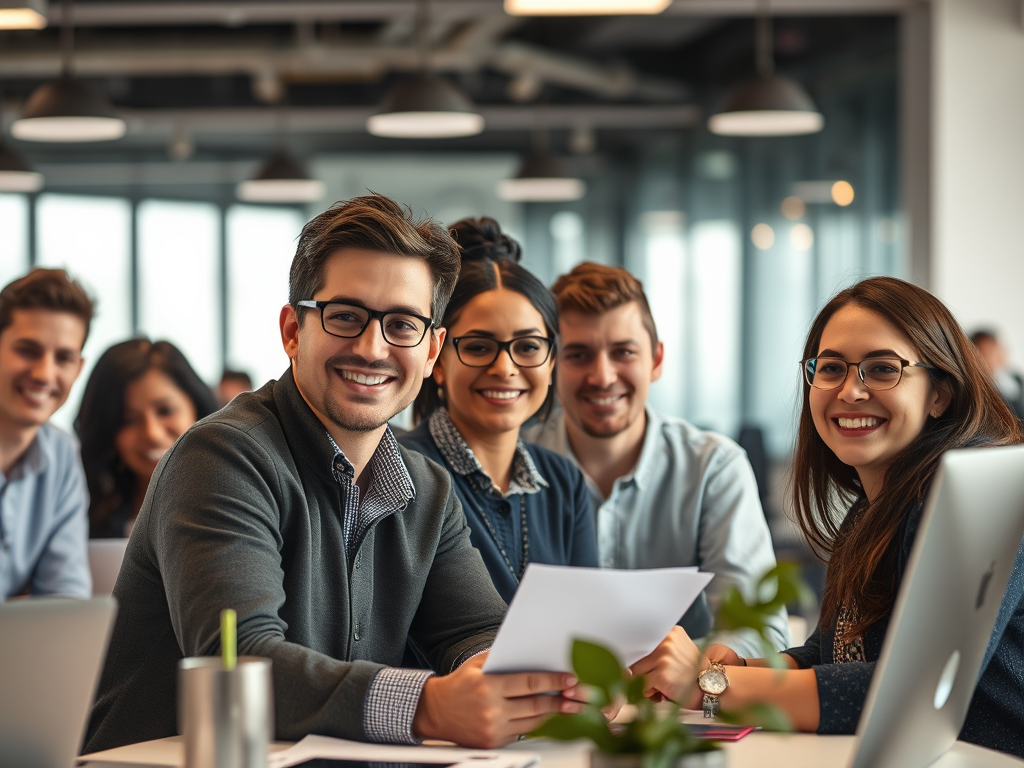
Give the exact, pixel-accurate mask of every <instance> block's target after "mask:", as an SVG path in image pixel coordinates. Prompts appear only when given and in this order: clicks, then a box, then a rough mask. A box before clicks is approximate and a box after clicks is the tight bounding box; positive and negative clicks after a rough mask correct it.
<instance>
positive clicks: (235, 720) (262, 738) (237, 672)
mask: <svg viewBox="0 0 1024 768" xmlns="http://www.w3.org/2000/svg"><path fill="white" fill-rule="evenodd" d="M178 732H179V733H180V734H181V735H183V736H184V737H185V768H267V756H268V754H269V751H270V742H271V741H272V740H273V738H274V691H273V682H272V679H271V676H270V659H261V658H257V657H255V656H243V657H241V658H239V659H238V664H237V666H236V667H235V668H234V669H231V670H228V669H224V664H223V662H222V661H221V659H220V658H219V657H216V656H208V657H193V658H188V659H182V660H181V661H179V662H178Z"/></svg>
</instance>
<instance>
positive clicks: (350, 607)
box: [85, 371, 505, 752]
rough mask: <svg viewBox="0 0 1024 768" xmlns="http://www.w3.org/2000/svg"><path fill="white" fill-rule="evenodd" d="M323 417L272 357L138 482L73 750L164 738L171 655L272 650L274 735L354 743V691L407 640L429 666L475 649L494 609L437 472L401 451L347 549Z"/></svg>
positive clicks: (358, 723)
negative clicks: (403, 480)
mask: <svg viewBox="0 0 1024 768" xmlns="http://www.w3.org/2000/svg"><path fill="white" fill-rule="evenodd" d="M333 456H334V451H333V449H332V447H331V444H330V441H329V440H328V439H327V436H326V432H325V429H324V427H323V425H322V424H321V423H320V421H319V420H318V419H317V417H316V416H315V414H314V413H313V412H312V411H311V410H310V409H309V407H308V406H307V405H306V403H305V401H304V400H303V399H302V396H301V395H300V394H299V392H298V389H297V387H296V386H295V381H294V379H293V378H292V374H291V372H290V371H289V372H288V373H286V374H285V375H284V376H283V377H282V378H281V380H280V381H277V382H274V381H271V382H269V383H268V384H266V385H265V386H264V387H262V388H261V389H260V390H259V391H257V392H255V393H251V394H247V395H240V396H239V397H237V398H235V399H234V400H233V401H232V402H231V404H230V405H228V406H227V407H226V408H224V409H223V410H221V411H219V412H217V413H215V414H213V415H212V416H209V417H207V418H206V419H203V420H202V421H200V422H199V423H198V424H196V425H195V426H194V427H192V429H190V430H189V431H188V432H187V433H186V434H185V435H184V436H182V438H181V439H180V440H178V442H177V443H176V445H175V446H174V447H173V448H172V449H171V450H170V451H168V453H167V455H166V456H165V457H164V458H163V459H162V461H161V463H160V466H159V467H157V470H156V472H155V474H154V475H153V479H152V481H151V482H150V487H149V492H148V493H147V495H146V501H145V503H144V504H143V507H142V511H141V512H140V514H139V517H138V521H137V522H136V524H135V529H134V530H133V532H132V536H131V540H130V541H129V544H128V550H127V552H126V554H125V560H124V565H123V566H122V569H121V574H120V577H119V578H118V580H117V586H116V587H115V588H114V596H115V597H116V598H117V600H118V603H119V604H120V610H119V612H118V617H117V622H116V624H115V627H114V633H113V637H112V640H111V644H110V650H109V653H108V657H107V662H106V665H105V668H104V670H103V675H102V678H101V680H100V688H99V693H98V696H97V701H96V704H95V706H94V708H93V711H92V717H91V720H90V723H89V730H88V734H87V738H86V744H85V752H93V751H96V750H101V749H109V748H112V747H116V746H120V745H123V744H128V743H132V742H136V741H143V740H147V739H155V738H160V737H164V736H171V735H173V734H174V733H175V732H176V729H175V720H176V717H175V691H176V669H177V663H178V660H179V659H181V658H182V657H183V656H203V655H211V654H217V653H219V651H220V627H219V615H220V611H221V609H223V608H229V607H230V608H234V609H235V610H236V611H237V612H238V652H239V655H251V656H265V657H268V658H270V659H272V660H273V677H274V689H275V694H276V712H277V724H276V727H277V733H276V737H277V738H279V739H288V740H294V739H299V738H301V737H302V736H304V735H306V734H308V733H320V734H325V735H330V736H339V737H342V738H347V739H365V732H364V728H363V707H364V702H365V700H366V693H367V689H368V687H369V685H370V683H371V682H372V680H373V678H374V676H375V675H376V674H377V672H378V671H379V670H380V669H381V668H382V667H383V666H399V665H400V664H401V661H402V657H403V652H404V650H405V646H406V640H407V638H411V639H412V641H413V642H414V643H415V644H416V646H417V647H418V648H419V649H420V650H421V651H422V653H423V655H424V657H425V658H426V659H427V661H428V662H429V663H430V665H431V667H432V668H433V669H434V670H436V671H437V672H439V673H442V674H444V673H447V672H449V671H451V670H452V669H454V668H456V667H457V666H458V665H459V664H461V663H462V662H463V661H465V660H466V659H467V658H469V657H470V656H472V655H473V654H475V653H477V652H479V651H481V650H484V649H485V648H487V647H489V646H490V644H491V642H492V641H493V639H494V635H495V633H496V631H497V629H498V625H499V624H500V623H501V619H502V617H503V615H504V613H505V603H504V602H503V601H502V600H501V598H500V597H499V596H498V594H497V592H495V590H494V587H493V586H492V585H491V580H490V577H489V576H488V575H487V570H486V569H485V568H484V565H483V563H482V561H481V560H480V555H479V554H478V553H477V551H476V550H475V549H473V547H472V546H471V545H470V541H469V529H468V527H467V526H466V522H465V518H464V516H463V513H462V508H461V506H460V505H459V502H458V500H457V498H456V496H455V494H454V493H453V491H452V484H451V479H450V477H449V476H448V474H447V473H446V472H445V471H444V470H443V469H442V468H441V467H439V466H438V465H437V464H434V463H433V462H430V461H428V460H427V459H425V458H424V457H422V456H421V455H419V454H417V453H413V452H409V451H406V450H405V449H402V456H403V459H404V460H405V464H406V467H407V468H408V470H409V474H410V476H411V478H412V481H413V485H414V487H415V498H414V499H413V500H412V501H411V502H409V504H408V506H407V507H406V508H405V509H404V510H402V511H400V512H395V513H392V514H389V515H385V516H384V517H382V518H380V519H378V520H377V521H376V522H375V523H374V524H373V527H371V528H370V530H369V531H368V532H367V533H366V535H365V536H364V538H363V540H362V542H361V543H360V544H359V547H358V550H357V551H356V555H355V557H354V558H353V560H352V562H351V563H348V562H347V559H346V554H345V543H344V538H343V535H342V519H341V497H340V493H339V487H338V484H337V482H336V481H335V479H334V477H333V474H332V459H333Z"/></svg>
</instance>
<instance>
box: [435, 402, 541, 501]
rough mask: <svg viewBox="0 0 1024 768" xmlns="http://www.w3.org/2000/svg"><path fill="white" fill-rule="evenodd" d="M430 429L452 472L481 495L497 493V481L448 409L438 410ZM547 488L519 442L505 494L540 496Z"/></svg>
mask: <svg viewBox="0 0 1024 768" xmlns="http://www.w3.org/2000/svg"><path fill="white" fill-rule="evenodd" d="M427 427H428V429H429V430H430V436H431V437H432V438H433V439H434V443H435V444H436V445H437V450H438V451H440V452H441V455H442V456H443V457H444V460H445V461H447V462H448V464H449V466H450V467H451V468H452V471H453V472H455V473H456V474H457V475H462V476H464V477H468V478H469V479H470V480H471V481H472V482H473V484H474V485H475V486H476V487H477V489H478V490H479V491H480V492H481V493H494V492H497V488H496V487H495V485H494V481H493V480H492V479H491V477H490V475H488V474H487V472H486V471H485V470H484V468H483V466H482V465H481V464H480V461H479V459H477V457H476V454H475V453H473V449H472V448H470V447H469V445H467V444H466V441H465V439H464V438H463V437H462V434H461V433H460V432H459V430H458V428H457V427H456V426H455V424H453V423H452V419H451V416H450V415H449V414H448V409H447V408H445V407H444V406H442V407H440V408H438V409H437V410H435V411H434V412H433V413H432V414H431V415H430V419H429V421H428V423H427ZM547 487H548V482H547V480H545V479H544V476H543V475H541V473H540V470H538V469H537V465H536V464H535V463H534V461H533V457H532V456H530V452H529V451H528V450H526V444H525V443H524V442H523V441H522V439H518V440H516V452H515V455H514V456H513V458H512V479H511V481H510V482H509V485H508V493H506V494H505V495H506V496H512V495H513V494H517V493H538V492H540V491H541V490H542V489H544V488H547Z"/></svg>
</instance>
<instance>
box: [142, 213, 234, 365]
mask: <svg viewBox="0 0 1024 768" xmlns="http://www.w3.org/2000/svg"><path fill="white" fill-rule="evenodd" d="M137 217H138V218H137V226H138V249H139V253H138V269H139V278H138V282H139V305H138V306H139V332H140V333H142V334H144V335H146V336H148V337H149V338H151V339H153V340H157V339H166V340H167V341H170V342H171V343H173V344H174V345H175V346H177V347H178V348H179V349H180V350H181V351H182V352H183V353H184V355H185V357H187V358H188V361H189V362H190V363H191V364H192V367H193V368H195V370H196V373H198V374H199V376H200V378H202V379H203V380H205V381H206V382H208V383H210V384H216V383H217V381H219V380H220V373H221V348H220V347H221V312H220V303H221V291H220V211H219V210H218V209H217V207H216V206H214V205H210V204H208V203H185V202H169V201H163V200H147V201H144V202H142V203H140V204H139V207H138V211H137Z"/></svg>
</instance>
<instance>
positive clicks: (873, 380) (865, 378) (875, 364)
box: [800, 357, 934, 390]
mask: <svg viewBox="0 0 1024 768" xmlns="http://www.w3.org/2000/svg"><path fill="white" fill-rule="evenodd" d="M850 366H855V367H856V368H857V377H858V378H859V379H860V380H861V383H862V384H863V385H864V386H865V387H867V388H868V389H874V390H884V389H892V388H893V387H895V386H896V385H897V384H899V383H900V380H901V379H902V378H903V369H904V368H927V369H929V370H934V369H933V368H932V366H930V365H928V363H919V362H911V361H910V360H903V359H901V358H899V357H869V358H868V359H867V360H861V361H860V362H859V363H848V362H846V361H845V360H843V359H841V358H838V357H809V358H808V359H806V360H801V361H800V367H801V368H802V369H803V372H804V379H806V381H807V383H808V384H810V385H811V386H812V387H814V388H815V389H837V388H839V387H841V386H842V385H843V384H844V383H845V382H846V376H847V373H848V372H849V370H850Z"/></svg>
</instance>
